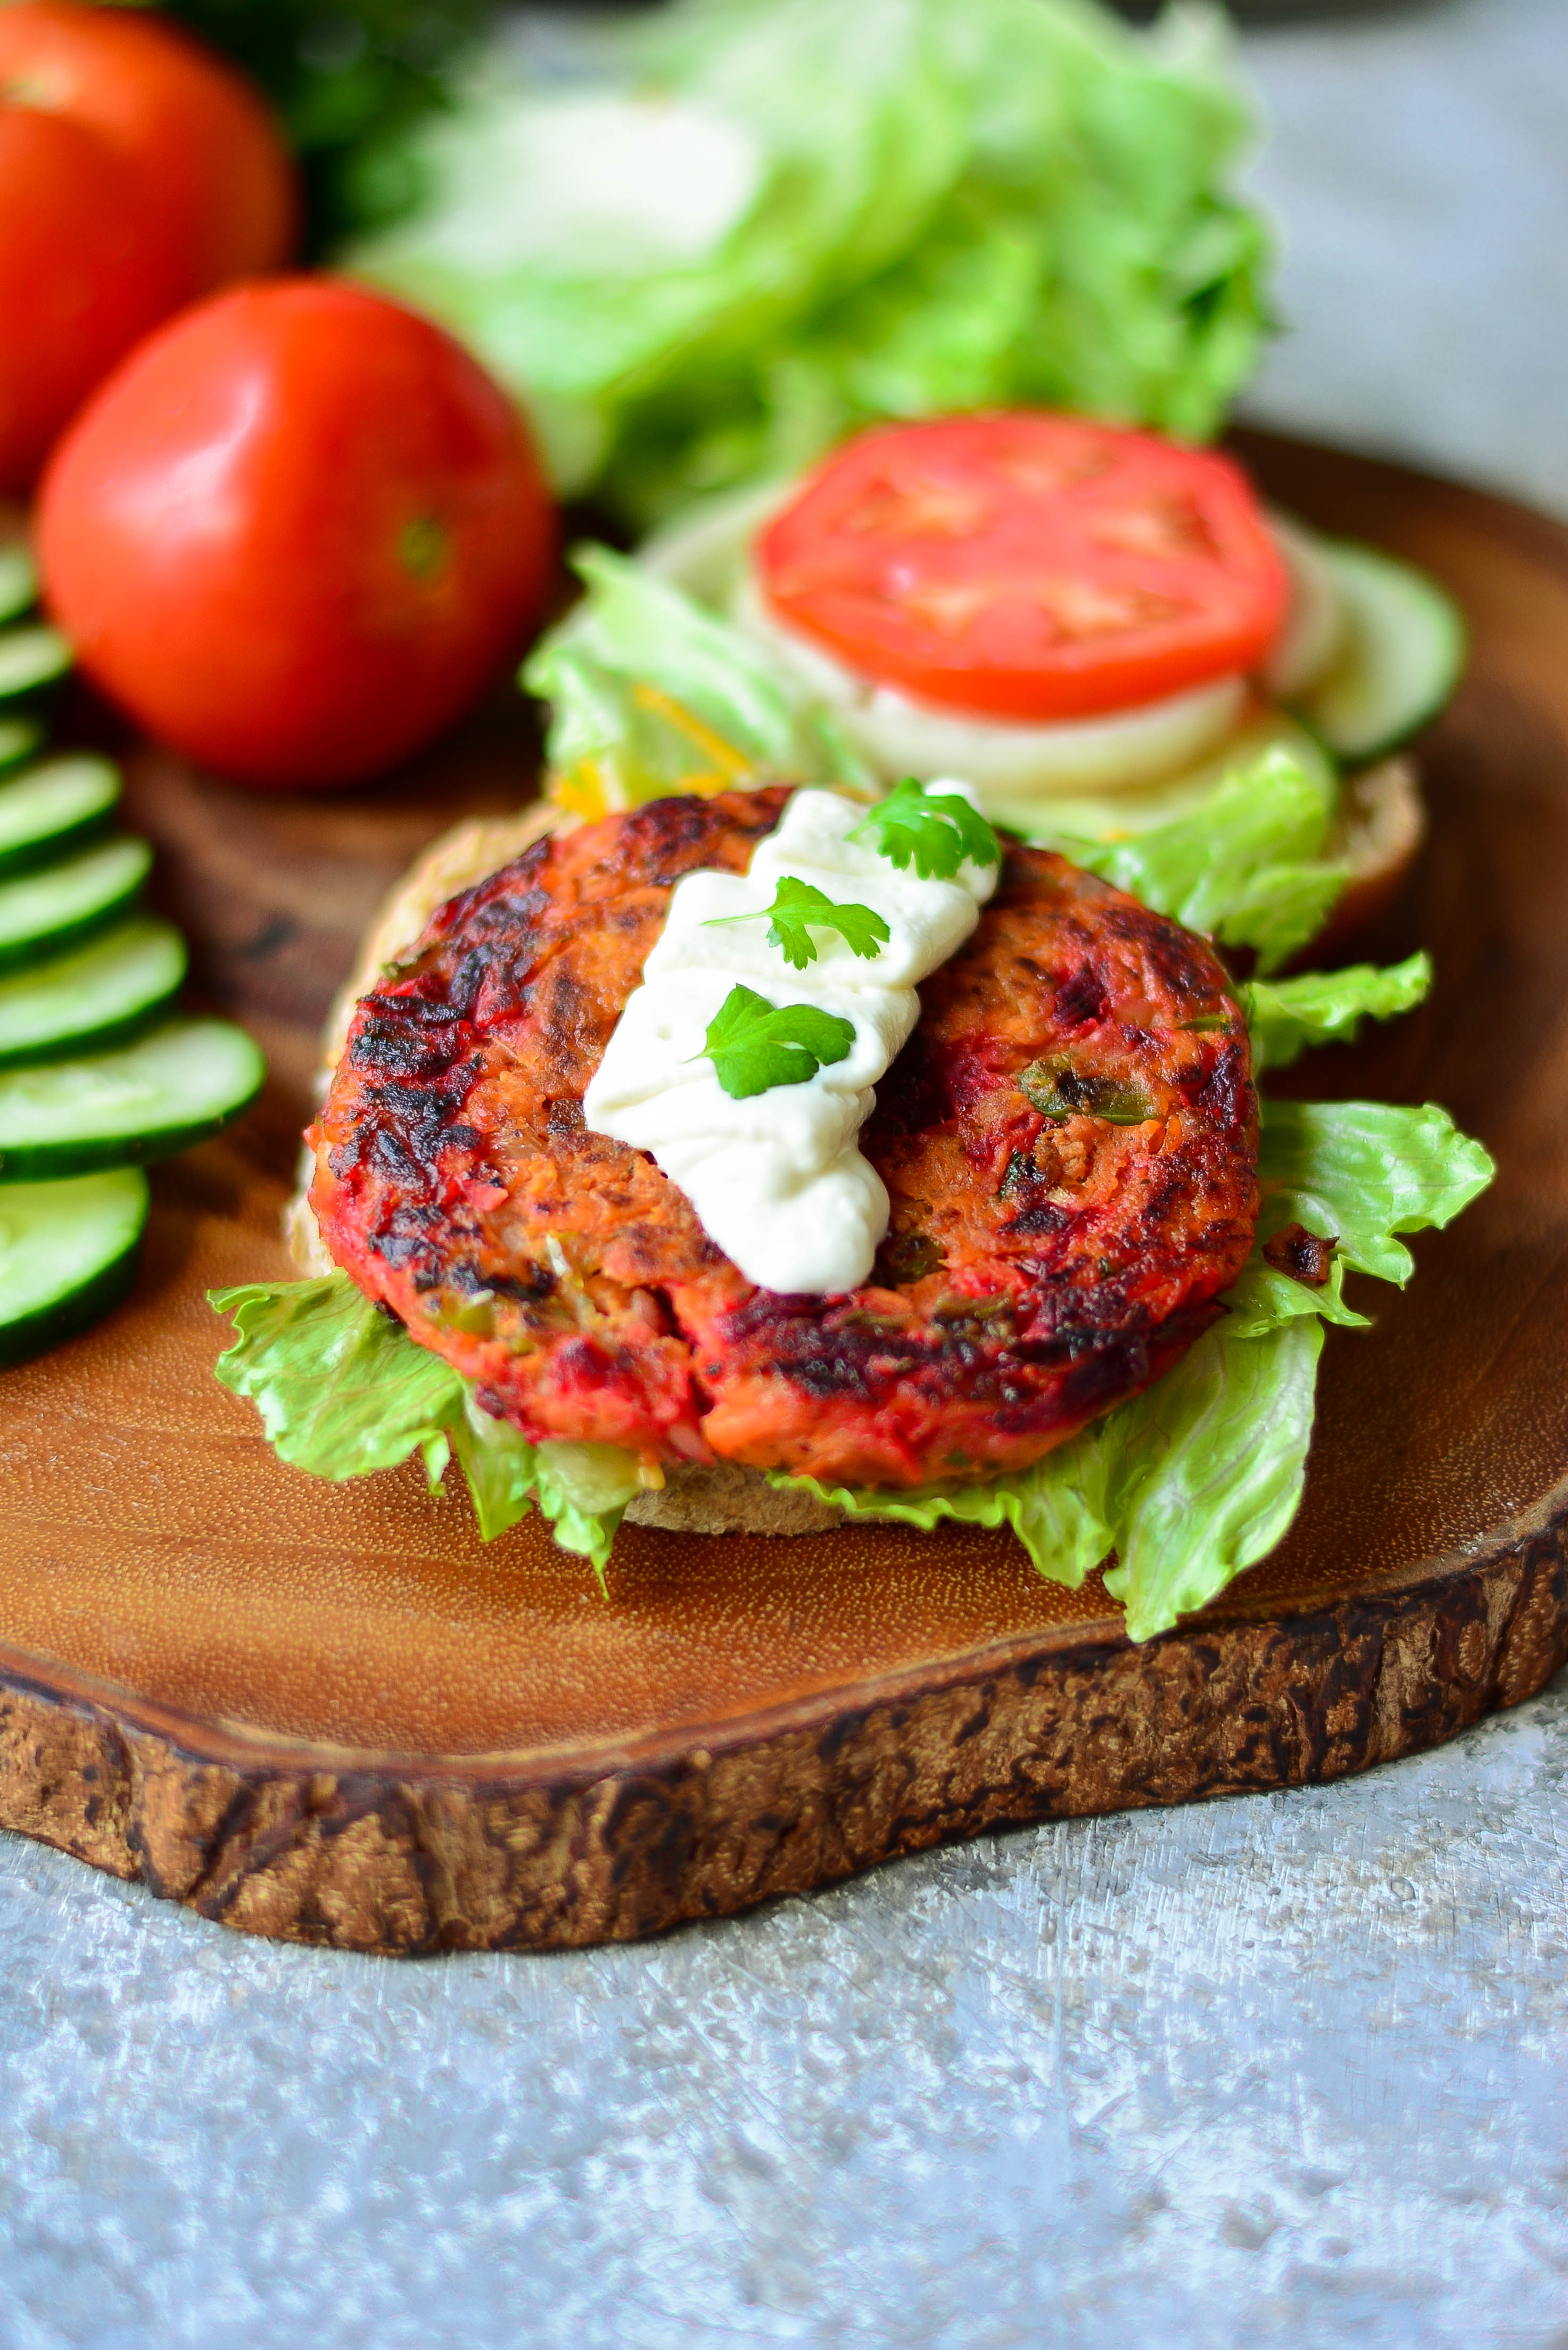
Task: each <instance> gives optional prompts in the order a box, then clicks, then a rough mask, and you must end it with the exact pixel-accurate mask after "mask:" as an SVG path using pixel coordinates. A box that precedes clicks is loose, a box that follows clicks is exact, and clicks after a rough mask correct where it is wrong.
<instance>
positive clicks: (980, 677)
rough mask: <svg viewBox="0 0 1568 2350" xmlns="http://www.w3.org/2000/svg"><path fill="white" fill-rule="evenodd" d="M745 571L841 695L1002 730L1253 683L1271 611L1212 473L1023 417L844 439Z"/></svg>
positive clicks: (1250, 502) (1256, 512)
mask: <svg viewBox="0 0 1568 2350" xmlns="http://www.w3.org/2000/svg"><path fill="white" fill-rule="evenodd" d="M754 561H755V566H756V572H757V578H758V584H759V586H760V587H761V589H762V592H763V598H764V600H765V602H766V603H767V604H768V605H769V606H770V607H771V608H772V610H773V612H774V615H775V616H776V617H777V618H778V619H781V620H782V621H783V622H784V625H785V626H786V627H787V628H790V629H794V630H796V631H797V632H798V633H799V634H800V635H801V636H803V637H804V638H805V639H808V640H809V641H811V642H812V643H814V644H815V645H817V646H818V647H820V648H821V649H822V650H824V651H826V652H828V653H831V654H832V655H833V656H834V657H835V658H836V660H839V661H841V662H842V663H843V664H844V665H845V666H846V667H847V668H848V669H850V670H852V671H855V672H856V673H857V674H858V675H859V676H861V677H863V678H866V679H867V680H868V681H872V682H874V683H877V684H882V685H888V686H892V687H895V688H897V689H898V690H899V691H902V692H904V693H906V694H908V695H909V696H911V697H913V698H914V699H915V700H916V701H918V702H928V703H929V704H931V705H933V706H934V707H936V708H939V709H944V710H952V711H958V712H963V713H965V714H966V715H973V716H976V717H981V718H995V719H1001V720H1005V721H1009V722H1012V723H1017V722H1021V721H1022V722H1024V723H1030V722H1038V723H1054V722H1057V721H1071V720H1074V719H1079V718H1092V717H1099V716H1104V715H1106V714H1108V713H1111V712H1117V711H1123V710H1129V709H1133V708H1137V707H1138V706H1140V705H1145V704H1147V703H1150V702H1159V701H1163V700H1165V699H1167V698H1168V697H1169V696H1172V695H1175V694H1179V693H1182V692H1185V691H1189V689H1192V688H1195V687H1198V686H1201V685H1204V684H1208V683H1210V682H1211V681H1214V680H1215V679H1218V678H1220V677H1222V676H1227V675H1233V674H1235V673H1237V672H1239V671H1248V670H1251V669H1252V668H1254V667H1256V666H1257V665H1258V664H1259V663H1260V662H1261V661H1262V660H1263V658H1264V657H1265V656H1266V655H1267V653H1268V652H1269V651H1270V650H1271V649H1272V645H1273V643H1274V641H1275V639H1276V638H1277V636H1278V634H1279V631H1280V629H1281V627H1282V623H1283V619H1284V615H1285V609H1286V604H1287V598H1288V592H1289V590H1288V579H1287V575H1286V571H1285V567H1284V563H1283V559H1282V556H1281V555H1280V553H1279V550H1278V548H1277V547H1276V546H1275V545H1274V542H1273V539H1272V535H1271V533H1270V531H1269V529H1268V527H1267V525H1266V523H1265V521H1264V518H1263V515H1262V510H1261V509H1260V507H1259V505H1258V503H1257V500H1256V498H1255V496H1254V495H1253V493H1252V491H1251V486H1250V484H1248V482H1247V480H1246V477H1245V475H1244V474H1242V473H1241V471H1240V469H1239V468H1238V467H1236V466H1235V465H1232V464H1231V463H1230V461H1229V460H1228V459H1227V458H1224V457H1222V456H1220V455H1219V454H1217V453H1216V452H1214V451H1213V450H1208V449H1191V448H1186V447H1183V446H1181V445H1179V443H1177V442H1170V441H1166V440H1163V439H1161V438H1159V437H1158V435H1156V434H1153V433H1147V432H1135V431H1133V430H1131V429H1130V428H1127V427H1123V426H1118V425H1111V424H1102V423H1098V422H1096V421H1091V420H1089V419H1087V418H1084V417H1076V416H1065V415H1054V414H1051V413H1048V412H1044V411H1012V412H1007V413H1002V414H995V415H972V416H953V417H940V418H936V419H932V420H930V421H923V422H920V423H915V424H894V425H884V426H880V427H878V428H877V429H876V430H874V431H872V432H866V433H863V434H861V436H860V437H859V438H858V439H857V440H856V441H852V442H849V443H848V444H847V446H846V447H845V448H843V449H840V450H838V451H836V452H835V453H834V454H833V455H831V456H829V457H827V458H826V459H825V460H824V461H823V463H821V464H820V465H819V466H818V467H817V468H816V469H815V472H814V473H812V474H811V475H810V476H809V477H808V478H807V480H806V481H805V484H803V485H802V487H801V488H800V489H799V490H798V491H797V492H796V494H795V495H794V497H793V498H792V499H791V501H790V503H789V504H787V505H786V506H785V507H784V509H783V510H782V511H781V512H780V513H778V514H777V515H774V517H773V519H772V521H771V522H770V523H769V524H768V525H766V527H765V528H764V529H763V531H762V533H761V534H760V535H759V537H758V540H757V544H756V546H755V549H754Z"/></svg>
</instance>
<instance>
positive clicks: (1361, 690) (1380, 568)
mask: <svg viewBox="0 0 1568 2350" xmlns="http://www.w3.org/2000/svg"><path fill="white" fill-rule="evenodd" d="M1318 552H1319V554H1320V555H1321V556H1323V558H1324V562H1325V563H1326V564H1327V566H1328V568H1329V571H1330V573H1331V574H1332V576H1333V578H1334V587H1336V589H1337V590H1338V593H1339V599H1340V609H1341V613H1342V617H1343V622H1344V629H1345V635H1344V641H1343V644H1342V646H1341V650H1340V651H1339V653H1338V654H1337V655H1336V657H1335V659H1334V665H1333V667H1332V668H1331V669H1330V670H1329V671H1328V673H1327V675H1326V676H1325V677H1322V678H1320V679H1318V681H1316V682H1315V683H1314V685H1313V686H1312V687H1310V688H1309V689H1308V691H1306V692H1304V693H1303V694H1302V695H1301V696H1300V697H1299V698H1298V699H1297V701H1296V702H1295V704H1294V707H1295V708H1296V709H1297V710H1298V711H1299V712H1300V713H1301V715H1302V717H1303V718H1304V719H1305V720H1306V722H1307V723H1308V725H1309V726H1312V727H1314V729H1315V730H1316V732H1317V733H1319V734H1321V735H1322V737H1323V739H1324V742H1325V743H1327V744H1328V747H1329V749H1330V750H1331V751H1333V752H1334V754H1335V755H1336V756H1337V757H1338V758H1341V759H1344V760H1345V762H1346V763H1347V764H1350V765H1354V766H1358V767H1360V766H1370V765H1371V764H1372V763H1373V762H1374V761H1375V760H1377V759H1382V758H1386V756H1387V754H1388V753H1389V752H1390V751H1397V749H1398V747H1399V745H1400V743H1406V742H1408V740H1409V738H1410V736H1411V735H1412V734H1417V733H1419V732H1420V730H1421V728H1422V727H1423V726H1425V725H1427V724H1428V722H1429V721H1430V720H1432V719H1434V718H1435V717H1436V716H1437V714H1438V711H1439V710H1441V708H1442V707H1443V704H1444V703H1445V702H1447V700H1448V699H1449V695H1450V694H1451V693H1452V691H1453V690H1454V687H1455V686H1456V685H1457V684H1458V682H1459V671H1461V670H1462V669H1463V667H1464V662H1465V624H1464V622H1463V620H1462V619H1460V618H1459V613H1458V611H1457V610H1456V608H1454V606H1453V605H1452V604H1451V603H1450V602H1449V598H1447V597H1446V596H1445V595H1444V594H1443V592H1442V589H1441V588H1440V587H1434V586H1433V584H1432V582H1431V580H1429V579H1428V578H1427V577H1425V575H1424V574H1423V573H1421V572H1419V571H1413V570H1412V569H1411V568H1410V567H1409V565H1408V564H1405V563H1396V562H1395V561H1394V559H1393V557H1392V556H1387V555H1379V554H1378V553H1377V552H1376V549H1375V548H1373V547H1370V546H1356V545H1355V544H1354V542H1352V541H1351V540H1348V539H1332V538H1331V539H1322V540H1320V541H1319V542H1318Z"/></svg>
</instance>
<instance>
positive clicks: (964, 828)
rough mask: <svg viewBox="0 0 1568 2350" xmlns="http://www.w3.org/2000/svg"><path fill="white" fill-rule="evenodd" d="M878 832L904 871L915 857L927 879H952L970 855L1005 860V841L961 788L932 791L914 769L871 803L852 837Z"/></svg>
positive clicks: (884, 850) (882, 846)
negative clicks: (919, 778)
mask: <svg viewBox="0 0 1568 2350" xmlns="http://www.w3.org/2000/svg"><path fill="white" fill-rule="evenodd" d="M868 834H874V835H875V836H876V840H877V848H878V849H879V850H880V852H881V854H882V855H883V856H884V857H885V858H887V859H888V864H889V865H896V866H898V868H899V870H900V872H902V871H904V870H906V869H907V868H908V867H909V863H910V861H911V860H913V863H914V868H915V870H916V872H917V873H918V874H919V877H920V879H921V880H922V881H929V880H932V879H936V880H940V881H950V880H951V879H952V878H953V876H954V875H955V874H956V873H957V871H958V869H959V868H960V866H961V864H962V863H963V861H964V858H966V857H972V858H973V859H974V861H975V863H976V864H977V865H1000V864H1001V862H1002V844H1001V842H1000V841H999V840H998V839H997V837H996V835H995V833H994V832H992V828H991V827H990V825H988V824H987V822H986V820H985V818H984V817H983V816H981V813H980V811H979V809H978V808H972V807H971V806H970V804H969V802H968V801H967V800H966V799H965V798H963V796H962V795H961V794H960V793H958V792H929V791H927V789H926V787H925V785H923V784H918V783H917V782H916V781H915V778H914V776H913V775H906V776H905V778H904V780H903V782H902V783H901V784H899V785H897V786H896V787H895V788H894V789H893V790H892V791H890V792H889V793H888V796H887V798H886V799H885V800H878V801H877V805H876V806H875V807H873V808H868V809H867V813H866V820H865V822H864V823H863V824H857V826H856V827H855V829H854V831H853V832H852V833H851V834H850V836H849V837H850V839H851V840H864V839H865V838H866V837H867V835H868Z"/></svg>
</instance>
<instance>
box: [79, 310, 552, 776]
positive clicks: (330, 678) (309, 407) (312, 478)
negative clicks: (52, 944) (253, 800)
mask: <svg viewBox="0 0 1568 2350" xmlns="http://www.w3.org/2000/svg"><path fill="white" fill-rule="evenodd" d="M554 550H555V525H554V516H553V513H552V510H551V506H550V501H549V496H548V494H547V492H546V490H545V483H544V478H543V475H542V474H541V473H540V470H539V466H538V463H537V461H536V459H535V455H534V452H533V449H532V447H531V445H530V443H529V441H528V439H527V436H526V433H525V432H524V428H523V426H522V424H521V422H520V421H519V420H518V417H517V414H516V411H514V408H513V406H512V405H511V403H510V401H509V400H507V399H506V398H505V396H504V394H503V393H502V392H501V391H500V390H498V389H497V387H496V386H495V385H494V384H493V382H492V381H491V380H490V378H489V377H488V376H487V375H485V374H484V372H483V369H481V368H479V367H478V366H477V365H476V364H475V362H474V361H473V360H472V359H470V358H469V356H468V355H467V353H466V352H465V351H463V350H462V349H461V348H460V347H459V346H458V345H457V344H456V343H454V342H452V340H451V338H449V337H448V336H446V335H444V334H442V333H441V331H440V330H439V329H438V328H435V327H432V326H431V325H430V324H429V323H428V322H427V321H426V320H425V319H423V318H419V317H415V316H414V315H413V314H412V312H410V311H408V310H404V309H401V308H400V307H398V306H397V305H395V304H393V303H391V302H388V301H385V300H383V299H382V298H381V297H380V296H377V295H373V294H368V293H364V292H362V291H360V290H359V289H358V287H355V286H344V285H337V284H334V283H333V282H331V281H330V280H327V279H323V278H316V279H312V278H280V279H275V280H273V281H272V282H271V283H269V284H267V285H265V286H244V287H241V288H239V289H238V290H237V291H235V292H233V293H230V294H225V295H220V296H217V297H215V298H214V299H213V300H212V301H209V302H206V303H203V304H202V305H201V306H200V307H198V308H196V309H193V310H189V311H187V312H185V313H184V315H183V316H182V317H179V318H177V319H175V320H174V321H173V322H172V323H171V325H169V326H167V327H164V328H161V330H160V331H159V332H158V333H157V334H155V335H154V336H152V337H151V339H150V340H149V341H147V342H146V343H144V344H143V345H142V346H141V348H140V349H139V350H137V351H135V352H134V353H133V354H132V355H131V357H130V359H128V360H127V361H126V362H125V363H124V365H123V366H122V367H120V368H119V369H118V370H117V372H116V373H115V374H114V375H113V376H111V377H110V379H109V381H108V382H107V383H106V384H105V385H104V386H103V387H102V388H101V390H99V393H98V394H97V396H96V397H95V398H94V399H93V400H91V401H90V402H89V404H88V407H87V409H86V410H85V411H84V412H83V413H82V415H81V417H80V418H79V419H78V421H77V423H76V424H75V425H74V426H73V427H72V429H71V431H70V432H68V433H67V435H66V437H65V439H64V440H63V441H62V442H60V444H59V446H58V448H57V451H56V453H55V456H54V458H53V460H52V461H51V463H50V464H49V467H48V470H47V473H46V474H45V477H44V484H43V490H42V495H41V499H40V505H39V515H38V551H39V556H40V559H41V564H42V568H43V575H44V582H45V587H46V590H47V598H48V601H49V604H50V606H51V608H52V609H53V611H54V613H55V616H56V618H57V620H58V621H59V624H60V626H61V627H62V628H63V629H65V631H66V633H67V636H68V637H69V638H70V639H71V641H72V643H73V644H74V645H75V647H76V650H77V654H78V660H80V662H81V664H82V666H83V668H84V669H85V670H86V671H88V674H89V675H90V676H91V677H92V678H94V679H95V680H96V681H97V682H98V683H99V685H100V686H101V687H102V688H103V689H104V691H106V692H108V693H109V695H111V696H112V697H113V699H114V700H115V701H117V702H119V703H121V704H122V705H123V707H124V708H125V709H126V710H128V711H129V712H130V713H131V714H132V716H134V717H135V718H136V719H138V720H139V721H140V723H141V724H142V725H143V726H144V727H145V728H146V729H147V730H148V732H149V733H152V734H155V735H157V736H159V737H161V739H162V740H163V741H164V742H167V743H172V744H174V745H175V746H176V747H177V748H178V749H180V750H182V751H185V752H188V753H189V754H191V756H192V758H195V759H198V760H200V761H201V762H202V764H205V765H207V766H211V767H214V768H217V769H219V770H220V771H222V772H223V774H225V775H233V776H235V777H237V778H239V779H241V780H244V781H245V782H249V783H254V784H267V785H289V784H333V783H342V782H348V781H349V780H351V779H353V778H355V777H358V776H361V775H369V774H371V773H373V772H374V771H375V770H376V769H377V768H379V767H384V766H387V765H389V764H391V763H392V762H393V761H395V760H397V759H400V758H401V757H403V756H404V755H405V754H408V753H409V752H410V751H413V750H415V749H416V748H417V747H418V746H419V745H420V744H421V743H424V742H426V741H428V740H429V739H430V737H431V735H433V734H435V733H439V731H440V730H441V727H443V726H444V725H446V724H447V723H448V722H449V721H450V720H452V718H455V717H456V716H457V714H458V712H460V711H461V710H462V709H463V708H464V706H465V705H466V704H467V703H468V702H470V701H471V700H472V697H473V695H474V694H475V693H476V692H477V691H478V690H479V689H480V687H481V686H483V684H484V683H485V681H486V680H487V679H488V678H489V677H491V676H492V675H493V673H494V671H496V669H497V668H498V667H499V665H500V664H501V662H502V661H503V660H504V659H505V658H506V657H507V656H508V655H509V654H512V653H514V651H515V650H517V649H518V647H519V646H520V644H521V643H522V641H523V639H524V637H525V635H526V634H527V632H528V631H529V629H531V628H532V627H533V625H534V624H535V622H536V621H537V620H538V619H539V617H540V615H541V612H542V610H543V607H544V602H545V594H546V592H547V589H548V586H549V582H550V577H551V570H552V563H553V556H554Z"/></svg>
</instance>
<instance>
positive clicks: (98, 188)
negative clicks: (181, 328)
mask: <svg viewBox="0 0 1568 2350" xmlns="http://www.w3.org/2000/svg"><path fill="white" fill-rule="evenodd" d="M3 15H4V11H3V10H0V16H3ZM179 298H180V297H179V287H178V280H177V278H176V277H175V276H173V275H172V273H171V270H170V267H169V262H168V255H167V251H166V248H165V245H164V242H163V239H162V237H161V234H160V231H159V225H158V223H157V222H156V220H154V219H153V218H152V216H151V213H150V212H149V211H148V209H147V207H146V206H145V205H144V204H143V203H142V201H141V195H140V190H139V188H138V186H137V182H136V174H135V172H133V170H132V169H131V167H130V164H129V163H127V162H126V161H124V159H123V158H122V157H121V156H119V155H117V154H116V153H115V151H114V150H113V149H112V148H111V147H109V146H107V145H106V144H105V142H104V141H103V140H101V139H100V138H99V137H98V135H97V133H96V132H94V131H91V130H85V129H84V128H83V127H82V125H81V124H80V123H78V122H72V121H69V120H67V118H66V117H65V116H64V115H54V114H37V113H35V112H33V111H32V110H31V109H28V108H26V107H13V106H6V105H4V104H0V494H5V495H9V496H13V497H21V496H22V495H24V494H26V490H27V489H28V487H29V485H30V484H31V483H32V481H33V478H34V476H35V475H36V473H37V470H38V467H39V466H40V464H42V463H43V461H44V458H45V456H46V455H47V452H48V448H49V444H50V442H52V441H53V440H54V438H55V435H56V433H57V432H58V431H59V429H60V426H61V425H62V424H63V423H64V422H65V421H66V419H67V416H69V415H71V414H72V413H73V411H75V410H76V409H77V408H78V407H79V406H80V404H81V402H82V401H83V400H85V399H86V397H87V395H88V392H89V391H90V390H92V388H93V386H94V384H95V383H97V382H98V381H99V378H100V377H102V376H103V375H104V374H106V373H107V372H108V370H109V369H110V368H111V367H112V366H113V365H114V363H115V361H116V359H119V357H120V355H121V353H122V352H124V351H127V350H129V349H130V346H131V344H132V343H134V342H135V341H137V339H138V338H140V336H142V335H144V334H145V333H146V332H147V329H148V328H150V327H151V326H153V325H155V324H156V322H157V321H158V320H159V319H160V318H162V317H166V316H167V315H168V313H169V311H170V310H171V308H172V307H174V304H175V303H176V302H177V301H178V300H179Z"/></svg>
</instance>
